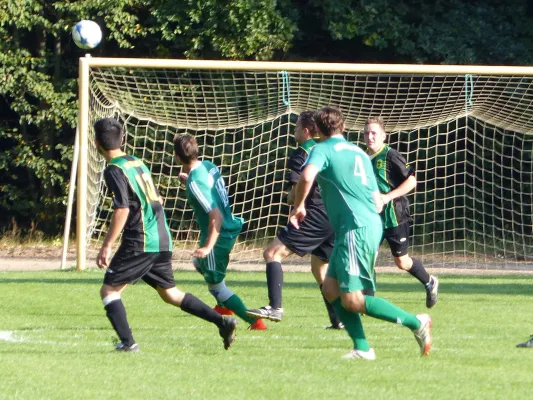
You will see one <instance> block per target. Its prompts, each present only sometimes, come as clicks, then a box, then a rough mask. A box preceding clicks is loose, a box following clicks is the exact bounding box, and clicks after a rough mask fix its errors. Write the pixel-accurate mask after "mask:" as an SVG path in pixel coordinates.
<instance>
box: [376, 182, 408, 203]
mask: <svg viewBox="0 0 533 400" xmlns="http://www.w3.org/2000/svg"><path fill="white" fill-rule="evenodd" d="M415 188H416V177H415V176H414V175H411V176H409V178H407V179H406V180H405V181H403V182H402V184H401V185H400V186H398V187H397V188H396V189H394V190H391V191H390V192H389V193H384V194H382V195H381V199H382V200H383V204H387V203H388V202H390V201H392V200H394V199H395V198H397V197H401V196H405V195H406V194H408V193H410V192H412V191H413V190H414V189H415Z"/></svg>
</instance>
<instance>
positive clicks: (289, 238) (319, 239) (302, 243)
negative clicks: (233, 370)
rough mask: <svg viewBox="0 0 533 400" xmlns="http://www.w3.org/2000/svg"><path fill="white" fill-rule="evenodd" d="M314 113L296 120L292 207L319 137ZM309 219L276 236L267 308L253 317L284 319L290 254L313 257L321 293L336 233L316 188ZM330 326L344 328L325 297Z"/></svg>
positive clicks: (270, 249) (269, 253)
mask: <svg viewBox="0 0 533 400" xmlns="http://www.w3.org/2000/svg"><path fill="white" fill-rule="evenodd" d="M314 114H315V113H314V111H303V112H302V113H301V114H300V116H299V117H298V120H297V121H296V129H295V131H294V138H295V139H296V143H298V147H297V148H296V150H294V151H293V152H292V154H291V156H290V157H289V161H288V163H287V168H288V169H289V173H288V174H287V181H288V183H289V184H290V185H291V189H290V191H289V194H288V196H287V202H288V203H289V205H292V204H293V202H294V187H295V186H296V183H297V182H298V178H299V177H300V173H301V171H302V165H303V164H304V163H305V160H306V159H307V156H308V155H309V152H310V151H311V149H312V148H313V146H314V145H315V144H316V142H315V141H314V140H313V139H314V138H315V137H316V136H317V132H316V130H317V129H316V123H315V119H314ZM305 205H306V209H307V211H308V213H307V218H306V219H305V221H304V222H303V223H302V226H300V229H295V228H294V227H293V226H292V225H291V224H290V223H288V224H287V226H285V227H284V228H283V229H282V230H280V231H279V232H278V234H277V237H276V238H275V239H274V240H273V241H272V242H270V244H269V245H268V246H267V248H266V249H265V251H264V252H263V257H264V259H265V262H266V278H267V287H268V300H269V304H268V306H265V307H261V308H257V309H253V310H248V314H249V315H250V316H255V317H256V318H265V319H269V320H271V321H281V318H282V317H283V308H282V303H281V301H282V287H283V269H282V266H281V262H282V261H283V260H284V259H285V258H287V257H288V256H290V255H291V254H297V255H298V256H300V257H303V256H305V255H306V254H311V272H312V274H313V276H314V277H315V280H316V282H317V283H318V287H319V288H320V292H321V293H322V282H323V281H324V277H325V276H326V270H327V268H328V260H329V257H330V256H331V252H332V251H333V242H334V239H335V234H334V233H333V229H332V228H331V225H330V223H329V220H328V216H327V214H326V209H325V208H324V203H323V202H322V198H321V197H320V190H318V186H317V185H315V186H314V187H313V189H312V190H311V191H310V193H309V196H308V197H307V198H306V199H305ZM322 297H323V299H324V303H325V304H326V309H327V312H328V316H329V320H330V322H331V325H330V326H329V327H328V328H326V329H342V328H343V325H342V323H341V322H340V321H339V319H338V318H337V315H335V310H333V307H332V305H331V304H330V303H329V302H328V301H327V300H326V299H325V298H324V296H323V295H322Z"/></svg>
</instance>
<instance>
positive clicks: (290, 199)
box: [287, 185, 296, 206]
mask: <svg viewBox="0 0 533 400" xmlns="http://www.w3.org/2000/svg"><path fill="white" fill-rule="evenodd" d="M295 190H296V185H292V186H291V190H290V191H289V193H288V194H287V204H288V205H289V206H292V205H294V197H295V196H294V193H295Z"/></svg>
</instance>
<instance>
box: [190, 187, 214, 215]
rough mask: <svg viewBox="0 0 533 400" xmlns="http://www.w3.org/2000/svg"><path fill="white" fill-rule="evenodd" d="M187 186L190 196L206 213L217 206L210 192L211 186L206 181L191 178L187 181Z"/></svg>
mask: <svg viewBox="0 0 533 400" xmlns="http://www.w3.org/2000/svg"><path fill="white" fill-rule="evenodd" d="M187 186H188V188H189V193H190V194H191V196H193V197H194V198H195V199H196V201H197V202H198V204H200V206H201V207H202V209H203V210H204V211H205V212H206V213H208V212H210V211H211V210H213V209H215V208H217V204H216V202H215V199H214V198H213V195H212V194H211V188H210V187H209V186H208V184H207V183H204V182H201V181H198V180H193V181H191V182H187Z"/></svg>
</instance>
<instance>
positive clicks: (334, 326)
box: [326, 322, 344, 330]
mask: <svg viewBox="0 0 533 400" xmlns="http://www.w3.org/2000/svg"><path fill="white" fill-rule="evenodd" d="M326 329H327V330H341V329H344V324H343V323H342V322H339V323H338V324H331V325H330V326H328V327H326Z"/></svg>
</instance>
